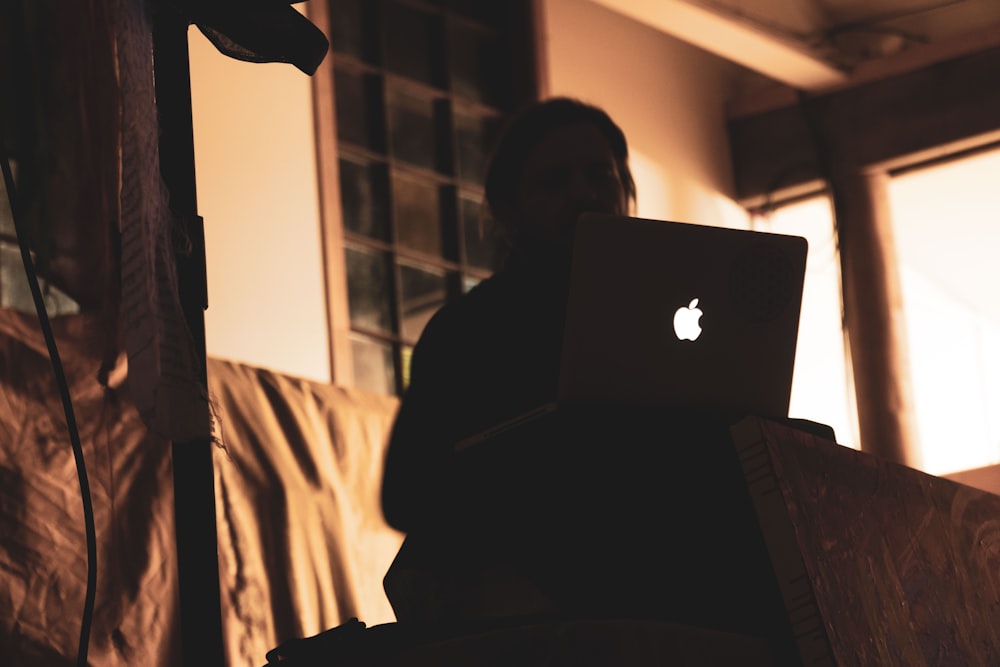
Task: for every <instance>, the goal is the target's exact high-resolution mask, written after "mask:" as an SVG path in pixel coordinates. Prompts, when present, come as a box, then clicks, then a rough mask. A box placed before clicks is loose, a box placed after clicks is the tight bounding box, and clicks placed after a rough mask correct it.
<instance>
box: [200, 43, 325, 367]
mask: <svg viewBox="0 0 1000 667" xmlns="http://www.w3.org/2000/svg"><path fill="white" fill-rule="evenodd" d="M189 41H190V54H191V95H192V111H193V116H194V143H195V171H196V175H197V187H198V210H199V213H200V214H201V215H202V216H203V217H204V218H205V244H206V254H207V265H208V310H207V311H206V313H205V330H206V346H207V349H208V354H209V355H212V356H217V357H224V358H228V359H234V360H238V361H243V362H247V363H250V364H253V365H257V366H262V367H264V368H270V369H273V370H277V371H281V372H284V373H288V374H291V375H298V376H301V377H306V378H310V379H314V380H319V381H321V382H328V381H329V379H330V360H329V348H328V343H327V340H328V335H327V321H326V301H325V296H324V289H325V288H324V278H323V267H322V251H321V245H320V214H319V195H318V183H317V176H316V156H315V148H314V146H315V140H314V133H313V116H312V92H311V85H312V84H311V80H310V78H309V77H308V76H307V75H305V74H303V73H302V72H300V71H299V70H297V69H296V68H295V67H293V66H292V65H287V64H257V63H246V62H241V61H237V60H234V59H232V58H229V57H227V56H224V55H222V54H221V53H219V52H218V51H217V50H216V49H215V47H214V46H212V45H211V43H209V41H208V40H207V39H205V37H204V36H203V35H202V34H201V33H200V32H199V31H198V30H197V29H196V28H192V29H191V30H190V32H189Z"/></svg>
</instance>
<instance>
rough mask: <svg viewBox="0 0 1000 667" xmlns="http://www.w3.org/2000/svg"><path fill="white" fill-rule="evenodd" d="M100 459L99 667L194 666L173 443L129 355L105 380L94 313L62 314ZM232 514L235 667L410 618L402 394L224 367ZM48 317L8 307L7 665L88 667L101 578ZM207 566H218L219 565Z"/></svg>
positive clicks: (220, 398) (0, 446)
mask: <svg viewBox="0 0 1000 667" xmlns="http://www.w3.org/2000/svg"><path fill="white" fill-rule="evenodd" d="M53 326H54V329H55V333H56V336H57V341H58V344H59V349H60V356H61V358H62V360H63V364H64V366H65V368H66V375H67V377H68V380H69V386H70V387H71V395H72V398H73V403H74V408H75V414H76V419H77V422H78V424H79V431H80V436H81V442H82V444H83V449H84V454H85V457H86V461H87V468H88V475H89V478H90V485H91V492H92V496H93V503H94V508H95V514H96V517H95V520H96V527H97V538H98V559H97V560H98V577H97V581H98V586H97V594H96V609H95V615H94V625H93V630H92V637H91V643H90V660H91V664H92V665H95V666H106V665H107V666H110V665H115V666H117V665H122V666H125V665H144V666H150V667H159V666H163V667H167V666H170V665H177V664H179V661H180V652H179V644H178V638H179V637H178V613H179V605H178V599H177V563H176V553H175V546H174V518H173V517H174V514H173V482H172V475H171V472H172V468H171V461H170V448H169V446H168V443H167V442H166V441H164V440H162V439H160V438H158V437H156V436H155V435H153V434H151V433H150V432H149V431H148V430H147V429H146V428H145V426H144V425H143V423H142V420H141V418H140V416H139V414H138V412H137V411H136V409H135V406H134V405H133V404H132V402H131V400H130V398H129V394H128V391H127V387H128V385H127V383H126V382H124V380H125V375H126V373H127V368H126V366H127V364H126V361H125V358H124V356H122V357H121V358H120V359H119V361H118V363H117V364H116V366H115V368H114V369H113V370H112V372H111V374H110V379H109V382H108V385H109V386H108V387H104V386H103V385H102V384H101V383H100V382H98V380H97V374H98V369H99V367H100V364H101V348H102V330H101V328H100V326H99V325H98V320H97V319H96V318H95V317H92V316H88V315H72V316H64V317H60V318H57V319H55V320H54V322H53ZM208 370H209V387H210V394H211V396H212V397H213V400H214V405H215V407H216V413H217V417H218V419H217V423H218V424H219V425H220V428H219V430H218V432H217V437H218V438H219V441H220V446H219V447H218V448H217V449H216V450H215V457H214V458H215V471H216V472H215V475H216V513H217V522H218V532H219V563H220V578H221V581H222V591H221V595H222V608H223V616H224V618H223V628H224V635H225V636H224V642H225V646H226V651H227V657H228V663H229V664H230V665H239V666H241V667H242V666H244V665H247V666H250V665H253V666H259V665H261V664H263V663H264V662H266V660H265V653H266V652H267V651H268V650H269V649H271V648H273V647H275V646H277V645H278V644H280V643H282V642H284V641H287V640H289V639H294V638H298V637H305V636H309V635H313V634H316V633H318V632H321V631H322V630H325V629H327V628H331V627H334V626H337V625H339V624H340V623H342V622H344V621H345V620H347V619H348V618H351V617H357V618H360V619H362V620H363V621H365V622H366V623H368V624H369V625H372V624H377V623H385V622H389V621H392V620H393V616H392V612H391V609H390V607H389V604H388V601H387V600H386V598H385V595H384V593H383V592H382V588H381V584H382V576H383V574H384V573H385V571H386V569H387V568H388V566H389V563H390V562H391V560H392V558H393V557H394V556H395V553H396V551H397V550H398V548H399V544H400V543H401V542H402V536H401V535H400V534H398V533H396V532H395V531H393V530H392V529H390V528H389V527H388V526H387V525H386V524H385V523H384V522H383V520H382V515H381V511H380V507H379V496H378V487H379V484H380V482H381V470H382V456H383V450H384V443H385V441H386V440H387V436H388V429H389V425H390V423H391V420H392V418H393V416H394V414H395V409H396V399H394V398H391V397H385V396H381V395H372V394H366V393H363V392H360V391H354V390H348V389H341V388H338V387H334V386H331V385H325V384H320V383H316V382H311V381H306V380H302V379H299V378H293V377H289V376H284V375H281V374H278V373H274V372H270V371H266V370H263V369H259V368H253V367H250V366H246V365H243V364H238V363H234V362H229V361H223V360H219V359H210V360H209V367H208ZM53 377H54V376H53V373H52V370H51V367H50V365H49V360H48V355H47V352H46V350H45V347H44V343H43V341H42V338H41V335H40V332H39V331H38V326H37V323H36V321H35V318H34V316H31V315H24V314H20V313H16V312H13V311H10V310H0V528H2V529H0V656H3V662H4V664H12V665H21V664H25V665H27V664H44V665H60V664H66V665H71V664H74V663H75V656H76V650H77V641H78V638H79V632H80V620H81V619H80V615H81V613H82V610H83V599H84V591H85V583H86V576H85V575H86V548H85V539H84V529H83V525H84V524H83V509H82V502H81V497H80V488H79V485H78V483H77V476H76V471H75V468H74V464H73V455H72V451H71V449H70V444H69V443H70V441H69V435H68V432H67V429H66V420H65V418H64V415H63V411H62V406H61V404H60V401H59V395H58V391H57V389H56V385H55V381H54V379H53ZM206 557H209V558H210V557H211V555H208V554H206Z"/></svg>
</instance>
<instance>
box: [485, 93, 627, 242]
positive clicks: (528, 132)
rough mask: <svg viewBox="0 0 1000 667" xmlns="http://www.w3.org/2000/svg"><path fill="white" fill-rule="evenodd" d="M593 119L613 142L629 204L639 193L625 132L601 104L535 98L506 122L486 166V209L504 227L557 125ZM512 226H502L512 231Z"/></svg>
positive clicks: (505, 230) (565, 99) (590, 122)
mask: <svg viewBox="0 0 1000 667" xmlns="http://www.w3.org/2000/svg"><path fill="white" fill-rule="evenodd" d="M581 123H589V124H590V125H592V126H594V127H595V128H597V130H598V131H599V132H600V133H601V134H602V135H603V136H604V138H605V139H606V140H607V142H608V144H609V145H610V146H611V153H612V155H613V156H614V158H615V164H616V166H617V168H618V175H619V177H620V178H621V181H622V185H623V187H624V188H625V196H626V200H627V201H628V202H629V204H630V205H632V204H634V202H635V198H636V191H635V180H634V179H633V178H632V170H631V169H630V168H629V164H628V142H627V141H626V140H625V133H624V132H622V130H621V128H619V127H618V125H616V124H615V122H614V121H613V120H611V117H610V116H609V115H608V114H607V113H606V112H605V111H604V110H602V109H600V108H598V107H595V106H593V105H591V104H587V103H585V102H581V101H580V100H577V99H573V98H569V97H553V98H549V99H546V100H542V101H539V102H535V103H533V104H531V105H529V106H528V107H525V108H524V109H522V110H521V111H520V112H518V113H517V114H516V115H515V116H513V117H512V118H511V119H510V120H509V121H508V122H507V124H506V125H505V127H504V129H503V131H502V132H501V134H500V138H499V140H498V141H497V143H496V146H495V147H494V149H493V152H492V154H491V155H490V158H489V162H488V166H487V168H486V180H485V183H484V185H485V190H486V194H485V201H484V202H483V203H484V209H485V210H484V212H485V213H486V216H487V218H488V219H489V220H491V221H492V222H493V223H494V224H498V225H500V226H501V227H506V226H507V225H508V224H510V223H511V222H512V221H513V220H512V219H513V218H514V217H515V216H516V215H517V213H518V210H517V206H518V202H517V200H518V190H519V188H520V184H521V176H522V174H523V172H524V165H525V162H527V160H528V156H529V155H530V153H531V151H532V150H533V149H534V148H535V146H537V145H538V143H539V142H540V141H541V140H542V139H543V138H544V137H545V136H546V135H548V134H549V133H550V132H552V131H553V130H556V129H559V128H563V127H566V126H570V125H579V124H581ZM510 231H511V230H509V229H502V230H501V233H503V235H504V236H507V233H509V232H510Z"/></svg>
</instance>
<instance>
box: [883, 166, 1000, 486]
mask: <svg viewBox="0 0 1000 667" xmlns="http://www.w3.org/2000/svg"><path fill="white" fill-rule="evenodd" d="M998 175H1000V150H994V151H990V152H984V153H979V154H976V155H974V156H971V157H965V158H962V159H959V160H954V161H950V162H946V163H942V164H938V165H935V166H933V167H926V168H922V169H919V170H912V171H907V172H905V173H902V174H899V175H896V176H895V177H894V178H893V179H892V181H891V184H890V188H889V197H890V205H891V207H892V217H893V235H894V237H895V242H896V253H897V257H898V259H899V264H900V274H901V282H902V288H903V305H904V308H905V312H906V326H907V338H908V341H907V342H908V346H909V352H910V375H911V379H912V382H913V393H914V403H915V409H916V421H917V430H918V435H919V438H918V440H919V443H920V448H921V458H922V460H923V465H922V467H923V469H924V470H925V471H927V472H929V473H932V474H946V473H950V472H956V471H960V470H968V469H971V468H978V467H982V466H985V465H990V464H994V463H997V462H1000V298H998V296H1000V262H997V258H996V253H997V251H998V249H1000V191H998V190H997V187H996V185H997V179H998Z"/></svg>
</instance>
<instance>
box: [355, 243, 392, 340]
mask: <svg viewBox="0 0 1000 667" xmlns="http://www.w3.org/2000/svg"><path fill="white" fill-rule="evenodd" d="M344 254H345V258H346V260H347V296H348V300H349V307H350V311H351V326H352V327H358V328H362V329H368V330H371V331H383V332H387V333H388V332H391V331H392V300H391V299H392V297H391V294H392V292H391V285H390V279H391V275H392V273H391V269H390V264H389V256H388V253H384V252H379V251H375V250H367V249H362V248H356V247H352V246H348V247H346V248H345V249H344Z"/></svg>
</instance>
